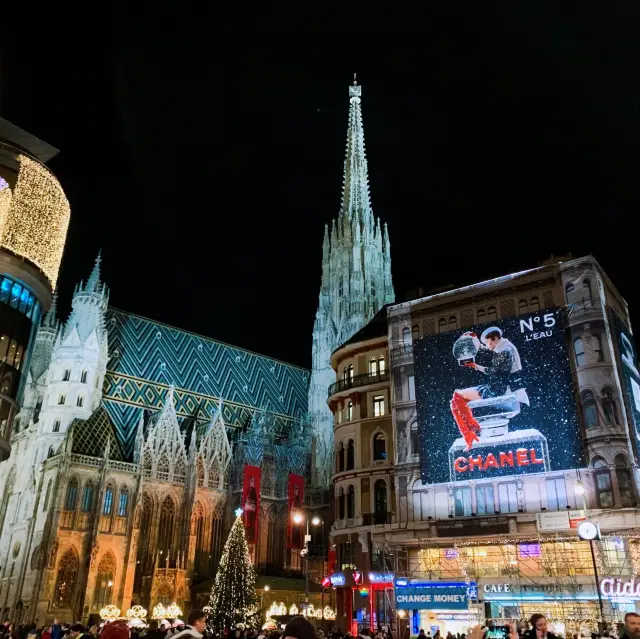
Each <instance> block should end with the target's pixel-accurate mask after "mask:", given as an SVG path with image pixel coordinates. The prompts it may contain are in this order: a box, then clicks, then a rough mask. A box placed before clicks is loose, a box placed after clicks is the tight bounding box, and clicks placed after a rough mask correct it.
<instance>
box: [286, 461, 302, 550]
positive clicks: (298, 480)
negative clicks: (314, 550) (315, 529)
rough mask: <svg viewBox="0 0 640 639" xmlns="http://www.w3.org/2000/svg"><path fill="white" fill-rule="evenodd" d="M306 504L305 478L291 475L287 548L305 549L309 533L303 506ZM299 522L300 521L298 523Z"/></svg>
mask: <svg viewBox="0 0 640 639" xmlns="http://www.w3.org/2000/svg"><path fill="white" fill-rule="evenodd" d="M303 502H304V477H303V476H302V475H294V474H292V473H291V474H290V475H289V534H288V535H287V548H298V549H299V550H300V549H302V548H304V536H305V534H306V532H307V529H306V522H305V520H304V516H305V515H304V511H303V510H302V504H303ZM297 520H299V521H297Z"/></svg>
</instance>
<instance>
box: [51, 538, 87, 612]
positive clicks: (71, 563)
mask: <svg viewBox="0 0 640 639" xmlns="http://www.w3.org/2000/svg"><path fill="white" fill-rule="evenodd" d="M79 566H80V562H79V561H78V553H77V552H76V551H75V550H74V549H73V548H69V550H67V552H65V553H64V555H62V557H61V559H60V563H59V564H58V572H57V575H56V584H55V587H54V589H53V600H52V602H51V605H52V606H53V607H54V608H71V607H72V604H73V591H74V590H75V587H76V582H77V580H78V568H79Z"/></svg>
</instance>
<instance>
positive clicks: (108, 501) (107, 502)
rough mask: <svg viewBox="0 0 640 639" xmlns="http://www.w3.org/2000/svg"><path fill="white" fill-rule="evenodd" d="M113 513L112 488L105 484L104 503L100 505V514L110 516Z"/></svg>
mask: <svg viewBox="0 0 640 639" xmlns="http://www.w3.org/2000/svg"><path fill="white" fill-rule="evenodd" d="M112 511H113V486H112V485H111V484H107V488H106V490H105V491H104V502H103V504H102V514H103V515H110V514H111V512H112Z"/></svg>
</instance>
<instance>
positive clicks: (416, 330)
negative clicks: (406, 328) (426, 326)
mask: <svg viewBox="0 0 640 639" xmlns="http://www.w3.org/2000/svg"><path fill="white" fill-rule="evenodd" d="M419 337H420V327H419V326H418V325H417V324H414V325H413V326H412V327H411V339H412V340H413V341H414V342H415V341H416V340H417V339H418V338H419Z"/></svg>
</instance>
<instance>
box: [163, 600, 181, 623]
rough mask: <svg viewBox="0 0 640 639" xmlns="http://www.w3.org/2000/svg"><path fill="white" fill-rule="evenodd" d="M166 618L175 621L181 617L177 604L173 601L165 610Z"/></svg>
mask: <svg viewBox="0 0 640 639" xmlns="http://www.w3.org/2000/svg"><path fill="white" fill-rule="evenodd" d="M166 613H167V614H166V616H167V617H168V618H169V619H177V618H178V617H182V610H180V608H179V607H178V604H177V603H176V602H175V601H174V602H172V603H171V605H170V606H169V607H168V608H167V610H166Z"/></svg>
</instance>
